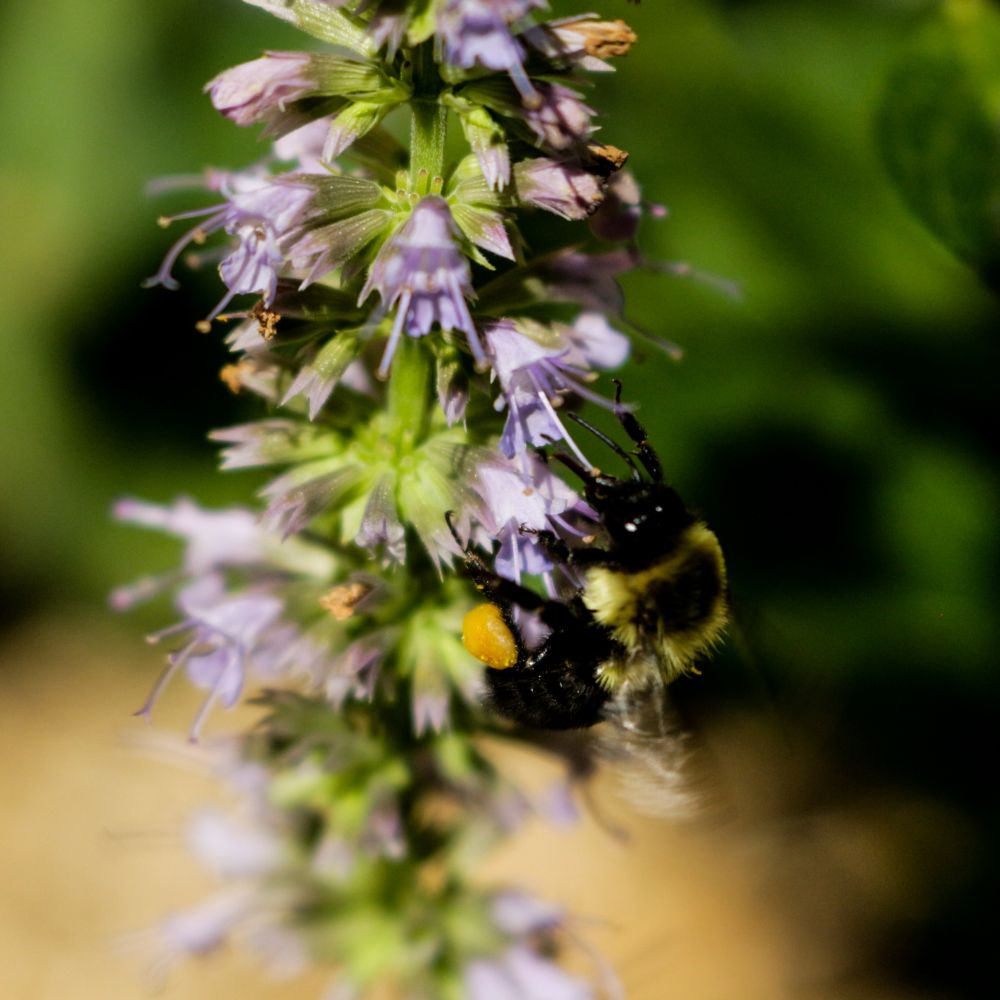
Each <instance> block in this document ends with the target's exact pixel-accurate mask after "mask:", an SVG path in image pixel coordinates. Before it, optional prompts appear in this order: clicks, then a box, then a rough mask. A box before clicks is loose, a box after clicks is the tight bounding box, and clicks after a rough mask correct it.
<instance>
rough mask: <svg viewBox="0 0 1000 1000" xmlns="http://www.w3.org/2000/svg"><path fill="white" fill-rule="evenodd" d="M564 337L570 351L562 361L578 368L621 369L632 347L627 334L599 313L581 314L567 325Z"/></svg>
mask: <svg viewBox="0 0 1000 1000" xmlns="http://www.w3.org/2000/svg"><path fill="white" fill-rule="evenodd" d="M565 336H566V339H567V340H568V341H569V344H570V350H569V351H568V353H567V354H566V357H565V359H564V360H565V361H566V363H567V364H570V365H576V366H578V367H584V366H586V367H590V368H603V369H606V370H611V369H613V368H620V367H621V366H622V365H623V364H625V362H626V361H627V360H628V355H629V351H630V349H631V346H632V345H631V343H630V342H629V339H628V337H626V336H625V334H623V333H620V332H619V331H618V330H616V329H615V328H614V327H613V326H612V325H611V324H610V323H609V322H608V320H607V317H606V316H605V315H604V314H603V313H599V312H582V313H580V315H579V316H577V318H576V319H575V320H574V321H573V325H572V326H570V327H568V328H566V330H565ZM602 405H604V404H603V401H602Z"/></svg>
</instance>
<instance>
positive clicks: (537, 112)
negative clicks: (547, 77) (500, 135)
mask: <svg viewBox="0 0 1000 1000" xmlns="http://www.w3.org/2000/svg"><path fill="white" fill-rule="evenodd" d="M538 94H539V100H538V103H537V104H536V105H534V106H531V107H529V106H525V107H524V109H523V111H522V113H521V114H522V116H523V118H524V120H525V122H526V123H527V125H528V127H529V128H530V129H531V131H532V132H534V133H535V135H536V136H537V138H538V141H539V143H540V144H542V145H544V146H548V147H549V148H550V149H555V150H564V149H570V148H571V147H572V146H575V145H577V144H578V143H581V142H583V140H584V139H586V138H587V136H589V135H590V134H591V133H592V132H593V131H594V126H593V125H591V123H590V119H591V116H592V115H593V114H594V109H593V108H588V107H587V105H586V104H584V103H583V101H582V100H581V99H580V95H579V94H577V92H576V91H575V90H570V89H569V87H564V86H563V85H562V84H561V83H540V84H539V85H538Z"/></svg>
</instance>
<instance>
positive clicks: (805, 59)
mask: <svg viewBox="0 0 1000 1000" xmlns="http://www.w3.org/2000/svg"><path fill="white" fill-rule="evenodd" d="M951 6H953V7H955V6H958V7H962V6H969V7H970V9H971V7H982V8H983V9H987V10H989V8H988V6H987V5H985V4H982V5H976V4H971V5H969V4H966V5H963V4H961V3H959V4H957V5H955V4H953V5H951ZM935 7H936V5H935V4H932V3H919V2H905V0H883V2H877V0H864V2H862V0H859V2H852V0H838V2H834V3H820V2H815V0H814V2H793V0H787V2H769V0H759V2H754V0H742V2H735V0H733V2H729V3H725V2H722V0H716V2H712V0H701V2H695V0H645V2H644V3H643V4H642V5H641V6H640V7H632V6H626V5H625V4H624V3H623V2H619V0H606V2H604V3H602V4H600V5H598V8H599V9H600V11H601V13H602V14H605V15H609V16H620V17H625V18H626V19H627V20H628V21H629V22H630V23H631V24H632V25H633V26H634V27H635V28H636V30H637V31H638V33H639V37H640V41H639V44H638V45H637V46H636V47H635V48H634V49H633V52H632V54H631V56H630V57H629V58H628V59H627V60H625V61H623V62H621V63H619V65H618V72H617V74H615V75H613V76H608V77H602V78H600V79H599V80H598V89H597V91H596V93H595V94H594V95H593V103H595V105H596V106H597V107H598V108H600V109H602V111H603V116H602V124H603V130H602V132H601V134H600V135H601V138H602V139H603V140H604V141H607V142H611V143H614V144H616V145H620V146H622V147H625V148H627V149H628V150H629V151H630V152H631V154H632V160H631V166H632V167H633V169H634V172H635V173H636V175H637V176H638V178H639V180H640V182H641V183H642V184H643V187H644V193H645V195H646V196H647V197H648V198H649V199H651V200H653V201H657V202H662V203H664V204H665V205H667V206H668V207H669V209H670V217H669V218H668V219H666V220H665V221H661V222H648V223H646V225H645V227H644V231H643V233H642V244H643V247H644V249H645V251H646V252H647V253H648V254H649V256H650V257H653V258H657V259H662V260H674V261H686V262H689V263H690V264H691V265H692V266H693V267H695V268H698V269H701V270H703V271H705V272H709V273H711V274H715V275H720V276H723V277H725V278H727V279H731V280H733V281H736V282H737V283H738V284H739V285H740V287H741V289H742V297H741V298H740V299H739V300H734V299H732V298H729V297H727V296H725V295H723V294H721V293H719V292H718V291H716V290H715V289H714V288H713V287H712V286H711V284H709V283H705V282H701V281H698V280H695V279H693V278H677V277H665V276H656V275H651V274H642V275H632V276H630V277H629V278H628V280H627V295H628V302H629V305H628V310H627V311H628V315H629V317H630V318H631V319H632V320H634V321H635V322H636V323H638V324H640V325H642V326H644V327H647V328H649V329H651V330H654V331H656V332H657V333H658V334H661V335H664V336H666V337H669V338H670V339H671V340H674V341H676V342H678V343H680V344H681V345H683V347H684V349H685V359H684V361H683V362H682V363H680V364H672V363H670V362H668V361H667V360H666V359H665V358H664V357H662V356H660V355H659V354H658V353H657V352H656V351H655V349H654V350H648V351H646V354H647V357H646V360H645V363H639V364H635V365H633V366H631V367H630V369H629V371H628V372H627V373H626V374H625V376H624V377H625V380H626V388H627V392H628V394H629V395H630V396H631V397H632V398H635V399H639V400H641V401H643V402H644V409H643V413H642V415H643V419H644V420H645V421H646V423H647V424H648V425H649V426H650V428H651V430H652V431H653V434H654V438H655V440H656V441H657V442H658V444H659V446H660V448H661V451H662V454H663V457H664V460H665V464H666V467H667V469H668V475H669V477H670V478H671V480H672V481H673V482H675V484H676V485H677V486H678V487H679V489H680V491H681V493H682V495H684V496H685V497H687V498H689V499H690V500H691V501H692V502H693V503H695V504H696V505H697V506H699V507H700V508H701V509H702V510H704V511H705V512H706V514H707V516H708V518H709V520H710V521H711V523H712V524H713V526H714V527H715V528H716V529H717V531H718V533H719V535H720V537H721V539H722V541H723V544H724V546H725V548H726V550H727V553H728V559H729V564H730V567H731V573H732V581H733V589H734V598H735V601H736V604H737V608H738V613H739V618H740V629H739V634H738V637H737V641H735V642H733V643H731V645H730V649H729V651H728V653H727V654H726V656H725V657H724V659H723V663H724V664H725V665H727V666H729V667H731V668H732V669H715V668H713V669H712V670H711V671H710V674H709V675H708V676H706V678H705V679H704V681H703V682H702V683H701V685H700V687H699V688H698V691H697V692H696V693H695V695H694V697H695V699H696V700H697V701H698V702H699V703H703V702H709V701H712V700H713V699H717V700H718V701H719V703H723V702H724V703H726V704H733V705H743V706H744V707H746V706H749V707H750V709H751V710H752V711H758V710H759V711H761V712H765V713H767V714H768V715H769V716H772V715H773V716H774V717H776V718H778V719H779V720H780V727H781V730H782V732H783V733H785V734H786V736H787V740H788V743H787V746H788V748H789V751H788V752H789V753H793V754H794V753H798V752H800V751H801V748H802V747H804V746H807V747H809V748H810V752H812V753H813V754H815V759H816V761H818V763H817V764H816V766H815V767H813V768H812V769H811V771H810V779H809V781H806V782H803V783H802V784H801V786H800V787H798V788H797V789H796V790H795V794H794V796H793V799H794V801H793V802H791V803H790V804H789V806H788V808H789V809H790V810H791V811H792V812H793V813H795V814H796V815H799V816H807V815H809V814H810V812H811V811H812V810H815V809H817V808H820V807H822V808H830V807H831V804H833V806H834V807H836V806H837V804H839V803H851V802H857V801H858V799H859V798H870V799H873V800H878V798H879V797H880V796H884V795H897V794H900V793H902V794H905V795H912V796H913V797H914V798H915V799H917V800H919V801H923V802H930V803H934V804H935V805H936V807H940V809H941V810H943V812H944V814H946V815H947V816H949V817H951V819H952V820H954V822H956V823H958V825H959V826H960V828H961V830H962V831H963V835H962V837H961V838H960V839H961V847H960V849H959V847H958V846H956V845H955V844H949V843H948V840H949V836H948V831H949V830H951V829H953V828H954V827H953V826H949V824H948V823H944V824H943V825H942V826H941V827H940V830H938V829H937V828H935V829H933V830H928V831H924V834H925V835H923V834H922V833H921V831H920V830H917V831H916V832H915V833H914V834H913V835H912V836H909V835H908V836H907V837H904V838H902V840H901V841H900V843H901V844H902V846H901V847H900V848H899V849H900V850H901V851H904V852H909V854H908V857H907V859H906V860H907V864H908V865H909V866H910V867H911V868H912V870H913V871H914V872H915V873H918V874H915V875H914V878H920V879H922V880H923V882H922V883H921V884H922V885H923V889H922V894H921V896H920V898H921V900H922V902H921V903H920V905H919V906H917V905H914V906H913V907H912V908H909V909H908V908H906V907H903V909H902V911H901V912H897V913H894V914H892V915H891V916H890V917H889V918H887V919H886V920H885V921H884V926H883V927H882V929H881V931H880V932H879V935H878V937H877V940H875V941H873V942H872V946H871V955H870V959H869V961H870V963H871V968H872V969H873V970H875V972H874V973H873V974H875V975H877V976H878V977H883V978H884V979H885V981H886V982H893V983H899V984H904V985H906V986H908V987H909V988H912V989H914V990H919V991H920V992H918V993H915V994H914V995H920V996H923V995H927V996H969V997H973V996H977V995H982V994H980V993H977V985H976V984H977V975H978V974H979V973H980V972H981V970H982V967H983V966H982V963H983V962H985V960H986V959H987V958H988V955H989V953H990V950H991V945H990V943H989V940H988V938H987V933H988V922H987V920H986V914H987V913H989V912H990V910H991V909H992V905H993V897H994V894H995V892H996V889H997V881H998V880H997V877H996V876H997V872H996V860H995V856H994V858H993V859H992V860H991V859H990V857H989V848H990V847H991V846H992V845H991V842H990V841H991V837H993V838H994V839H995V835H996V833H997V822H996V820H997V814H996V803H995V797H994V796H993V794H992V793H993V786H994V785H995V780H994V778H993V776H992V774H993V772H992V770H989V769H987V767H988V765H987V761H988V753H989V750H988V748H989V746H990V745H993V743H994V742H995V740H994V739H993V736H994V734H995V732H996V728H995V725H996V721H997V720H996V716H995V713H994V710H993V703H994V701H995V698H996V695H997V693H998V680H997V673H996V671H995V664H996V660H997V656H996V654H997V648H998V643H997V630H996V627H995V621H994V608H995V607H996V604H997V601H998V596H1000V594H998V583H1000V580H998V571H997V568H998V565H1000V562H998V558H997V556H998V552H997V534H996V532H995V530H994V524H995V517H996V510H997V502H996V501H997V469H996V464H995V458H994V454H993V450H992V447H991V444H992V441H991V436H990V434H989V432H988V422H989V419H990V418H989V416H988V414H989V412H990V410H991V409H992V403H993V395H994V393H993V383H994V378H995V375H996V372H997V360H998V359H997V354H998V352H997V347H996V343H997V320H998V318H1000V308H998V300H997V298H996V296H995V295H993V294H991V293H990V291H989V290H988V289H987V287H986V285H985V284H984V282H982V281H981V280H980V279H979V278H978V277H977V275H976V273H975V269H974V268H973V267H970V266H967V265H966V264H965V263H962V262H961V261H960V260H959V259H958V258H957V257H956V256H954V255H953V254H952V252H951V251H950V250H949V249H948V248H947V247H946V246H945V245H944V244H943V243H942V242H939V241H938V239H937V238H936V237H935V236H934V235H932V234H931V232H930V230H929V229H928V228H927V227H925V225H924V223H923V222H922V221H920V219H919V218H918V217H917V215H915V214H914V213H913V212H911V211H910V209H909V208H908V207H907V205H906V203H904V200H903V198H902V197H901V196H900V194H899V192H898V191H897V190H896V188H895V187H894V185H893V183H892V181H891V180H890V176H889V173H888V171H887V169H886V167H885V166H884V165H883V162H882V160H881V158H880V154H879V148H880V139H879V135H878V126H877V123H878V122H879V120H880V113H881V109H883V108H884V107H885V101H886V94H887V86H888V85H889V81H890V79H892V77H893V74H894V73H895V72H897V71H898V68H899V66H900V61H901V60H904V59H905V58H906V55H907V52H908V51H909V47H911V46H912V45H913V39H914V38H915V37H918V35H916V34H915V33H919V32H920V31H921V30H923V26H924V24H925V22H926V19H927V18H928V16H931V15H932V13H933V11H934V9H935ZM571 9H572V8H571V7H570V6H569V5H567V4H565V3H564V4H561V5H560V7H559V10H560V12H562V11H564V10H571ZM0 30H2V35H0V78H2V81H3V83H2V86H0V120H2V128H3V133H2V134H3V142H2V150H0V218H3V219H4V221H5V231H6V234H7V235H6V238H5V252H4V265H3V267H2V268H0V301H2V302H3V306H4V314H5V321H4V324H3V334H2V335H3V340H4V353H3V359H4V378H3V385H4V391H3V396H2V405H3V408H4V410H3V418H2V420H0V454H2V456H3V484H2V486H0V552H2V553H3V561H2V568H0V621H2V625H3V628H4V630H5V632H6V633H7V635H16V634H17V632H18V630H19V629H21V628H23V627H24V625H25V623H26V622H29V621H31V620H34V619H37V618H38V617H39V616H51V615H53V614H54V615H57V616H58V615H62V616H66V617H70V618H72V620H73V621H74V622H79V623H83V624H82V625H81V627H84V628H85V627H87V626H86V623H88V622H93V623H95V628H98V629H100V628H104V627H106V626H105V625H104V619H105V616H106V614H107V612H106V611H105V604H104V601H105V594H106V593H107V591H108V590H109V589H110V588H111V587H112V586H114V585H115V584H117V583H120V582H122V581H126V580H129V579H131V578H133V577H135V576H137V575H139V574H141V573H145V572H148V571H150V570H155V569H165V568H167V567H168V566H169V565H170V564H171V561H172V560H173V559H174V558H175V548H174V546H173V545H172V544H171V543H170V542H169V541H167V540H165V539H159V538H156V537H147V536H144V535H143V534H142V533H141V532H135V531H131V530H126V529H122V528H119V527H116V526H115V525H113V524H111V523H110V522H109V519H108V508H109V505H110V503H111V501H112V499H113V498H114V497H115V496H117V495H120V494H122V493H130V494H137V495H141V496H144V497H148V498H151V499H157V500H167V499H170V498H171V497H173V496H175V495H177V494H179V493H186V494H189V495H192V496H194V497H197V498H198V499H200V500H201V501H203V502H205V503H206V504H215V503H225V502H238V501H245V500H246V499H247V496H248V492H249V490H250V488H251V482H250V480H248V479H247V478H246V477H242V478H241V477H240V476H239V475H233V476H220V475H217V474H216V473H215V471H214V467H215V460H214V454H213V449H212V447H210V446H209V444H208V443H207V442H206V439H205V435H206V431H207V430H208V429H209V428H211V427H213V426H219V425H225V424H227V423H230V422H235V421H237V420H239V419H242V418H244V417H246V416H248V415H249V414H252V413H253V412H254V410H253V408H252V405H251V406H249V407H248V404H247V403H246V402H245V401H244V400H242V399H238V398H235V397H233V396H231V395H229V394H228V393H227V391H226V390H225V388H224V387H223V386H222V385H221V383H219V381H218V378H217V371H218V369H219V368H220V367H221V365H222V364H224V363H225V357H224V351H223V349H222V346H221V344H220V338H219V337H218V336H217V335H210V336H204V335H201V334H198V333H196V332H195V330H194V322H195V320H197V319H198V318H200V317H201V316H202V315H204V314H205V312H206V311H207V309H208V308H209V307H210V305H211V304H212V303H214V301H215V300H216V299H217V297H218V291H217V287H216V279H215V278H214V277H213V275H212V274H211V273H210V269H209V273H205V274H186V275H184V281H183V290H182V291H180V292H175V293H170V292H167V291H165V290H163V289H154V290H151V291H142V290H141V289H140V287H139V285H140V282H141V280H142V279H143V278H144V277H145V276H147V275H149V274H151V273H153V272H154V271H155V270H156V268H157V266H158V264H159V261H160V259H161V258H162V255H163V253H164V252H165V250H166V247H167V245H168V243H169V239H170V237H169V236H168V235H167V234H164V233H163V231H161V230H160V229H158V228H157V227H156V226H155V224H154V222H155V218H156V216H157V215H158V214H159V213H160V212H161V211H163V210H164V208H165V207H170V208H173V207H183V206H184V205H185V204H186V202H185V199H184V198H183V197H182V198H181V199H180V200H177V199H176V196H175V197H174V198H172V199H170V200H168V201H152V200H150V199H149V198H147V196H146V195H145V194H144V185H145V184H146V182H147V181H148V180H149V179H150V178H152V177H156V176H159V175H163V174H171V173H185V172H192V171H197V170H199V169H200V168H201V167H203V166H207V165H220V166H221V165H241V164H244V163H247V162H249V161H251V160H252V159H254V158H255V157H256V156H257V155H259V152H260V146H259V145H258V144H257V141H256V138H255V135H254V134H253V133H252V132H251V131H250V130H239V129H237V128H235V127H234V126H232V125H230V124H228V123H226V122H225V121H223V120H222V119H220V118H218V117H217V116H216V115H215V114H214V112H213V111H212V109H211V107H210V105H209V103H208V101H207V99H206V98H205V97H203V96H201V95H200V94H199V89H200V87H201V86H202V85H203V83H204V82H205V81H206V80H208V79H209V78H211V77H212V76H213V75H214V74H215V73H216V72H218V71H219V70H220V69H221V68H224V67H226V66H229V65H232V64H234V63H236V62H239V61H243V60H246V59H249V58H252V57H254V56H255V55H256V54H258V53H259V52H260V51H261V50H262V49H265V48H278V49H280V48H294V47H301V46H302V37H301V36H300V35H298V34H297V33H296V32H294V31H293V30H292V29H290V28H288V27H287V26H286V25H283V24H281V23H280V22H278V21H276V20H275V19H273V18H270V17H268V16H266V15H264V14H263V13H262V12H260V11H258V10H255V9H252V8H250V7H248V6H246V5H244V4H241V3H238V2H237V0H229V2H222V0H219V2H213V3H205V2H204V0H170V2H168V3H160V4H150V3H148V2H143V0H104V2H102V3H99V4H80V3H77V2H75V0H47V2H46V3H44V4H17V5H9V6H8V8H7V9H5V11H4V13H3V14H2V15H0ZM992 99H993V98H991V100H992ZM997 122H1000V117H998V118H997V119H996V121H995V122H994V128H1000V125H997ZM161 621H162V619H161V618H160V617H158V616H156V615H150V617H148V618H146V619H144V618H143V615H142V614H139V615H138V616H136V618H134V619H132V626H131V627H133V628H134V630H135V636H136V642H137V643H138V642H139V633H140V630H141V628H143V627H145V626H152V625H154V624H159V623H161ZM2 641H3V640H2V639H0V642H2ZM0 669H2V665H0ZM61 669H64V670H66V671H67V673H66V677H65V679H64V683H66V684H68V685H70V686H72V683H73V677H72V673H71V671H70V668H69V666H68V665H65V664H63V665H62V667H61ZM949 822H950V821H949ZM956 843H957V842H956ZM925 991H926V992H925ZM802 995H803V996H807V995H809V994H808V993H803V994H802ZM843 995H847V994H846V993H844V994H843ZM695 1000H698V998H695Z"/></svg>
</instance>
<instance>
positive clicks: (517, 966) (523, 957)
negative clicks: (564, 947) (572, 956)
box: [464, 944, 594, 1000]
mask: <svg viewBox="0 0 1000 1000" xmlns="http://www.w3.org/2000/svg"><path fill="white" fill-rule="evenodd" d="M464 979H465V993H466V996H467V997H468V1000H594V991H593V989H592V988H591V987H590V986H589V985H588V984H587V983H586V982H584V981H583V980H582V979H577V978H576V977H575V976H571V975H569V974H568V973H566V972H563V971H562V969H560V968H559V966H558V965H555V964H554V963H552V962H550V961H549V960H548V959H545V958H542V957H541V956H540V955H539V954H537V952H535V951H533V950H532V949H531V948H529V947H527V946H526V945H522V944H516V945H513V946H512V947H510V948H508V949H507V951H505V952H504V953H503V954H502V955H499V956H497V957H496V958H492V959H475V960H474V961H472V962H469V964H468V965H467V966H466V967H465V976H464Z"/></svg>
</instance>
